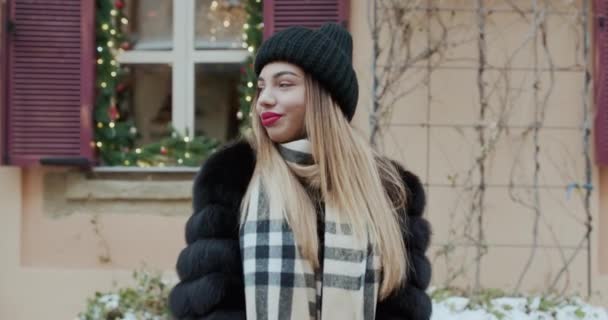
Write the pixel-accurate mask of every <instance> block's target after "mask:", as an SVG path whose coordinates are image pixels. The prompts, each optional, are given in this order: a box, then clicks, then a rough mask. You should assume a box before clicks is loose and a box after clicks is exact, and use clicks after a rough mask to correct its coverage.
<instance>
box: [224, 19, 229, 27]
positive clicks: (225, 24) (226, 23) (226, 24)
mask: <svg viewBox="0 0 608 320" xmlns="http://www.w3.org/2000/svg"><path fill="white" fill-rule="evenodd" d="M224 27H225V28H228V27H230V20H228V19H226V20H224Z"/></svg>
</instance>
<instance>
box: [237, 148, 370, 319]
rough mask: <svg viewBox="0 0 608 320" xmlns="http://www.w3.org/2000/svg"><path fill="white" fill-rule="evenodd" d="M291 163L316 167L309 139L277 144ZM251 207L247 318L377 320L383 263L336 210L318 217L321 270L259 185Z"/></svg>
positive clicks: (245, 242)
mask: <svg viewBox="0 0 608 320" xmlns="http://www.w3.org/2000/svg"><path fill="white" fill-rule="evenodd" d="M277 147H278V150H279V152H280V154H281V155H282V156H283V158H284V159H285V161H287V162H288V163H297V164H300V165H314V161H313V158H312V155H311V153H310V142H309V141H308V140H305V139H304V140H297V141H293V142H290V143H287V144H281V145H278V146H277ZM253 188H254V189H253V190H252V192H251V197H252V198H251V199H250V200H251V202H250V203H251V204H257V206H254V207H253V208H252V210H250V211H249V214H248V215H247V217H246V219H245V221H244V223H243V225H242V227H241V229H240V244H241V254H242V258H243V272H244V277H245V300H246V310H247V319H257V320H303V319H306V320H311V319H315V320H321V319H326V320H340V319H348V320H373V319H374V318H375V312H376V303H377V297H378V289H379V280H380V259H379V257H378V256H377V255H375V254H374V250H372V249H371V248H372V245H371V244H369V243H367V244H364V245H362V244H361V241H356V240H355V238H354V235H353V233H352V230H351V228H350V226H349V225H348V224H343V223H340V222H338V221H339V220H338V216H339V213H338V212H337V210H336V209H334V208H331V206H328V205H325V206H324V208H323V207H322V206H321V207H320V210H319V211H320V212H318V215H320V216H319V221H320V222H321V225H320V228H322V229H321V230H323V231H322V232H321V236H322V239H321V240H322V241H320V242H319V250H320V252H321V253H322V256H321V257H320V262H321V268H320V270H314V268H313V267H312V264H311V263H310V262H309V261H308V260H307V259H304V258H303V257H302V255H301V254H300V252H299V248H298V246H297V244H296V243H295V238H294V234H293V232H292V230H291V228H290V227H289V225H288V224H287V221H286V220H285V218H284V215H283V213H282V212H271V210H270V209H269V201H268V195H267V194H266V193H265V191H264V190H263V187H262V186H261V184H260V183H259V181H258V182H257V183H255V182H254V186H253Z"/></svg>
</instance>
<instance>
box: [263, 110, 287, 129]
mask: <svg viewBox="0 0 608 320" xmlns="http://www.w3.org/2000/svg"><path fill="white" fill-rule="evenodd" d="M282 116H283V115H282V114H278V113H274V112H264V113H262V115H261V116H260V119H261V120H262V125H263V126H264V127H268V126H271V125H273V124H274V123H275V122H277V120H279V119H281V117H282Z"/></svg>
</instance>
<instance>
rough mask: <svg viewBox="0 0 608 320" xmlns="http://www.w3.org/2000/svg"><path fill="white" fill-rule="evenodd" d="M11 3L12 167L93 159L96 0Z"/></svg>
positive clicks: (10, 135) (11, 0)
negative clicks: (66, 159) (55, 160)
mask: <svg viewBox="0 0 608 320" xmlns="http://www.w3.org/2000/svg"><path fill="white" fill-rule="evenodd" d="M9 1H10V4H11V17H12V20H13V21H14V24H15V26H16V27H15V32H14V33H13V34H12V35H11V37H10V39H9V50H10V54H9V69H10V72H9V95H8V97H9V112H8V120H9V123H10V128H9V134H8V156H9V161H10V163H12V164H17V165H29V164H34V163H39V161H40V160H41V159H45V158H49V157H51V158H53V157H55V158H62V159H65V158H86V159H89V160H92V159H93V152H92V151H93V150H92V148H91V147H90V141H91V139H92V119H91V114H92V104H93V100H94V97H93V92H94V85H95V79H94V70H95V43H94V39H95V25H94V16H95V15H94V9H95V8H94V7H95V1H81V0H45V1H40V0H9Z"/></svg>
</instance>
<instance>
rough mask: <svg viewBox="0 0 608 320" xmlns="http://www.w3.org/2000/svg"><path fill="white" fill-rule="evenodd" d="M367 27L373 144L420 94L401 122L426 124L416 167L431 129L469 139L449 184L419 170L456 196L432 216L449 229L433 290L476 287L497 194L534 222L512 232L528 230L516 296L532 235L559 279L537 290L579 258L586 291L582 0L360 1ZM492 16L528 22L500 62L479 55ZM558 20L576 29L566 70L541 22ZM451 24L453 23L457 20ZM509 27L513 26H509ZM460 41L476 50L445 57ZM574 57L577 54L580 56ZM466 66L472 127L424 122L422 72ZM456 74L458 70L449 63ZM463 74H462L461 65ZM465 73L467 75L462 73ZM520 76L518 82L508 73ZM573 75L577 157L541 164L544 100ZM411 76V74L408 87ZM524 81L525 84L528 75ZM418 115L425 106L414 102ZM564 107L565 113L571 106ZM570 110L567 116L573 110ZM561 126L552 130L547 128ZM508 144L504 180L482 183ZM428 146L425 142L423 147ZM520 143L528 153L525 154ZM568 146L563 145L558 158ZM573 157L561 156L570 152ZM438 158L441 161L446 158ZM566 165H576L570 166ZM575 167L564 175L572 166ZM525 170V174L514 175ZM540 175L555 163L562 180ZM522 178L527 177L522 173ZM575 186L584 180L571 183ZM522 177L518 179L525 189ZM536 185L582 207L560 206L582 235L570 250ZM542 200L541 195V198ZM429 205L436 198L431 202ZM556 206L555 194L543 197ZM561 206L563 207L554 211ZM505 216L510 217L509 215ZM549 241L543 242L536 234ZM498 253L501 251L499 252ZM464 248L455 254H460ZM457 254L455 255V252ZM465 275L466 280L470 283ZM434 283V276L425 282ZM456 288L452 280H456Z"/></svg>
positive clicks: (439, 250) (587, 174)
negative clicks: (466, 157)
mask: <svg viewBox="0 0 608 320" xmlns="http://www.w3.org/2000/svg"><path fill="white" fill-rule="evenodd" d="M369 4H370V7H369V10H368V12H369V17H368V18H369V19H368V20H369V29H370V33H371V36H372V40H373V52H372V58H373V63H372V70H371V71H372V75H373V79H372V88H371V93H372V103H371V108H370V117H369V123H370V128H371V130H370V142H371V143H372V144H373V145H374V146H377V147H378V145H379V142H380V141H382V139H383V138H384V133H385V132H386V131H387V129H389V128H390V127H391V125H393V123H394V122H395V121H399V119H395V117H394V116H393V115H394V111H395V110H399V109H403V108H407V107H408V106H407V105H406V104H407V102H404V101H407V98H408V96H409V95H411V94H413V93H414V92H419V91H421V90H422V91H424V90H426V94H427V105H426V108H427V110H426V113H427V117H426V121H425V122H423V123H419V124H411V126H414V127H419V128H426V129H427V130H426V132H427V137H428V138H427V141H428V142H427V153H426V155H425V154H421V155H419V156H420V157H424V156H426V159H425V160H426V162H427V164H428V163H429V160H430V153H429V150H430V148H431V147H430V145H431V144H433V142H432V141H431V140H432V135H431V129H432V128H433V127H435V126H442V127H449V128H452V129H454V130H455V131H456V132H457V133H459V134H461V135H462V136H465V135H464V134H463V133H462V132H463V130H465V129H472V131H473V132H474V138H473V139H472V140H474V141H475V142H474V144H475V147H474V148H473V150H474V151H473V154H472V156H471V162H470V164H469V165H468V166H467V167H466V169H465V170H460V171H458V172H453V173H450V174H449V175H448V176H447V177H446V180H447V181H448V184H447V185H437V182H433V181H431V182H429V170H432V169H428V167H429V166H430V165H427V172H426V179H424V180H425V181H426V182H427V187H431V186H434V184H435V185H437V186H439V187H448V188H451V189H450V190H451V191H452V192H453V193H454V194H455V195H456V197H455V198H456V199H457V201H456V202H455V203H453V208H450V209H449V211H448V212H436V213H435V212H434V213H433V214H441V215H442V220H441V221H442V222H445V223H446V224H449V226H448V228H447V235H445V236H447V239H448V240H447V241H445V243H439V244H436V248H435V251H434V253H435V256H434V257H433V263H434V266H435V268H436V269H437V268H438V267H442V266H445V270H444V271H445V272H444V273H445V277H444V278H443V279H441V280H442V283H437V284H442V285H444V286H446V287H449V286H452V285H453V284H454V283H455V282H456V281H458V280H465V281H467V283H468V285H469V286H470V287H468V288H467V289H468V290H469V291H470V292H478V291H480V290H482V289H483V287H484V284H483V280H482V279H483V274H484V273H485V272H487V271H486V270H484V267H483V266H484V263H483V261H484V258H485V257H486V256H487V254H488V252H490V251H491V250H492V249H493V248H494V247H498V246H501V245H502V244H494V243H489V242H488V240H487V238H488V234H487V230H486V225H487V221H488V219H490V216H491V215H490V212H489V211H488V210H491V209H488V207H489V202H488V194H487V191H488V188H494V187H503V188H502V189H499V190H505V192H504V195H502V196H503V198H504V199H508V200H509V201H511V202H512V203H513V204H515V205H516V206H517V207H518V208H519V210H521V211H522V212H523V213H524V214H529V215H530V217H531V218H532V219H531V221H532V223H531V224H529V225H528V224H525V225H522V228H525V229H527V230H529V232H530V234H531V242H530V243H529V244H528V245H526V247H525V248H527V249H529V252H528V253H527V256H526V258H525V259H522V261H521V264H522V265H521V269H519V270H514V271H513V274H512V277H513V281H512V283H513V288H512V291H513V292H514V293H517V292H521V290H522V286H523V284H524V283H525V282H526V280H529V279H528V277H527V276H528V274H529V272H530V270H531V268H532V266H533V265H534V263H535V262H536V261H538V259H540V257H539V248H541V247H546V246H545V245H543V244H541V231H545V232H547V234H548V237H549V239H548V240H549V241H551V243H550V245H549V247H550V248H551V249H556V251H557V252H558V253H559V259H560V261H561V266H560V267H559V268H558V271H557V273H555V274H551V275H549V276H548V277H549V278H548V279H547V280H548V281H547V282H546V287H545V288H544V290H545V291H547V292H560V293H564V292H565V291H566V290H568V288H569V286H570V285H571V284H572V281H571V279H570V272H569V270H570V267H571V265H572V262H573V261H575V260H576V259H582V256H581V255H583V254H586V255H587V259H586V262H587V273H588V276H587V283H586V287H587V293H588V294H589V295H590V294H591V292H592V284H591V278H590V276H591V269H590V266H591V232H592V228H591V227H592V220H591V219H592V214H591V205H590V201H591V195H592V191H593V187H592V175H591V174H592V170H591V168H592V163H591V160H590V144H589V139H590V125H591V124H590V119H591V117H590V115H591V111H590V110H591V108H590V106H589V92H590V79H591V76H590V70H591V67H590V61H589V59H588V55H589V47H590V45H589V34H588V33H589V29H590V28H589V23H590V22H589V20H590V18H589V16H590V14H589V13H590V11H589V10H590V6H589V0H582V1H561V2H557V1H548V0H528V1H524V0H503V1H496V2H488V1H483V0H475V1H472V0H471V1H442V0H418V1H400V0H373V1H370V2H369ZM497 13H501V14H504V13H507V14H509V15H511V16H514V17H516V19H517V21H516V22H515V23H516V24H518V25H525V26H527V31H526V32H524V33H521V40H520V41H519V44H518V45H517V46H515V47H510V48H508V49H509V50H508V52H509V54H505V59H504V61H503V60H501V62H500V64H497V63H496V61H493V60H491V59H490V58H489V53H488V52H489V49H492V46H496V45H497V42H498V41H501V40H503V39H501V38H500V37H499V36H500V35H501V34H498V36H497V34H496V30H491V29H492V27H494V28H496V25H493V24H494V19H495V16H496V14H497ZM463 14H470V15H471V17H473V18H472V19H471V21H463V19H460V20H459V19H456V18H455V17H459V16H460V17H461V16H462V15H463ZM555 17H559V19H560V22H562V23H563V24H566V25H567V28H568V29H567V30H574V32H575V33H576V35H577V38H576V39H575V41H574V42H573V43H572V44H571V47H570V48H568V50H571V51H572V52H575V53H576V56H577V58H575V60H576V61H575V63H574V64H572V65H564V64H563V63H556V59H555V54H556V52H555V50H556V49H555V47H554V46H553V47H552V46H551V43H550V41H552V40H553V41H555V39H558V38H559V30H556V29H557V28H556V27H555V24H553V25H551V24H550V23H549V19H551V18H553V19H555ZM455 21H457V23H456V22H455ZM467 28H468V30H472V32H470V34H469V36H467V37H461V36H459V33H458V32H459V31H462V30H463V29H467ZM517 30H519V29H517ZM501 31H502V35H508V36H513V34H514V33H515V31H509V30H501ZM463 46H468V47H475V48H476V51H475V55H474V56H465V57H462V56H461V57H454V56H453V55H451V54H450V53H451V51H453V50H454V48H462V47H463ZM521 56H531V57H532V59H531V62H530V65H529V66H526V67H522V66H519V65H515V63H514V61H516V59H517V58H520V57H521ZM579 56H582V59H579V58H578V57H579ZM459 61H460V62H462V61H465V62H468V63H474V64H475V66H476V67H475V70H476V77H475V79H476V80H475V81H476V83H475V84H476V92H471V96H474V97H475V100H476V105H477V106H478V110H477V114H476V120H475V121H474V123H471V124H470V125H468V126H467V125H460V124H437V123H433V122H432V121H431V119H430V108H431V103H430V102H431V101H433V99H434V97H433V85H434V83H433V82H432V81H431V80H430V79H431V75H432V74H433V73H434V72H436V71H437V70H438V69H441V68H445V67H444V66H445V65H448V64H449V63H452V62H459ZM453 69H458V67H453ZM463 69H464V68H463ZM470 69H472V68H470ZM516 72H517V74H518V75H522V74H523V75H524V78H523V81H522V80H521V79H520V78H517V77H515V76H514V74H515V73H516ZM557 72H561V73H562V74H563V73H570V74H572V73H574V74H581V75H584V77H581V79H582V78H584V80H581V81H584V82H583V83H582V85H581V87H583V90H582V92H580V100H579V101H580V105H579V106H578V108H579V111H578V112H580V113H582V114H583V123H581V124H580V127H579V128H578V129H575V130H576V131H575V130H572V131H571V132H572V133H573V134H579V135H580V137H581V140H580V141H581V150H577V151H580V152H579V153H577V154H574V155H568V156H564V157H563V159H558V160H555V159H551V158H550V156H549V155H548V154H547V148H546V145H545V143H546V140H543V137H545V136H546V133H545V132H546V131H547V129H550V130H554V129H556V128H553V127H551V126H547V124H546V120H547V111H548V110H550V109H551V108H552V107H554V102H552V100H551V99H552V97H553V96H554V95H555V93H556V91H555V89H556V73H557ZM412 79H417V80H416V81H415V82H414V83H413V81H412ZM528 79H531V81H530V80H528ZM524 93H531V97H532V98H531V99H530V101H522V96H523V94H524ZM522 104H525V107H527V108H530V109H529V110H532V111H533V113H531V114H530V116H529V117H527V118H526V121H527V123H524V124H523V125H513V124H512V122H510V121H511V120H512V117H513V116H514V115H515V114H516V113H517V112H521V111H517V110H516V109H517V108H519V109H521V108H522ZM416 107H417V108H424V106H416ZM573 107H574V106H573ZM571 112H573V113H574V112H576V111H571ZM557 129H559V128H557ZM510 141H516V142H518V144H519V146H517V147H516V148H515V150H513V151H512V152H510V153H509V156H510V157H512V159H509V161H510V162H509V165H510V168H503V170H504V171H505V172H508V175H509V178H508V182H507V183H506V185H497V184H496V183H494V184H492V183H490V182H489V181H490V180H489V179H488V178H489V175H490V174H491V171H492V170H491V169H492V167H493V165H494V161H495V159H496V158H497V153H498V149H499V148H500V146H501V145H504V144H505V143H508V142H510ZM433 147H435V146H433ZM525 148H531V152H528V153H526V152H525V150H527V149H525ZM568 152H569V151H567V150H564V151H563V153H564V154H565V155H566V154H567V153H568ZM570 156H571V157H570ZM446 158H447V156H446ZM564 161H570V163H569V167H563V166H561V164H562V163H563V162H564ZM574 163H582V165H575V164H574ZM570 166H572V167H574V170H575V171H574V172H573V171H570ZM523 168H530V169H531V170H529V171H527V172H525V173H523V174H524V175H525V176H524V178H525V179H522V177H521V174H522V173H521V171H522V170H523ZM547 168H557V170H559V178H561V179H562V180H563V181H564V184H563V185H554V184H549V185H548V184H547V183H546V181H545V178H546V177H544V176H543V175H544V173H543V172H545V171H544V170H546V169H547ZM526 175H527V176H526ZM580 180H582V181H580ZM524 181H528V183H525V182H524ZM545 189H551V190H560V191H562V192H563V194H568V195H570V194H572V193H576V195H577V196H576V197H571V198H570V200H568V201H581V203H580V204H581V206H580V207H581V208H583V209H582V210H583V211H582V212H569V209H567V208H565V207H564V208H563V211H564V213H565V214H569V215H570V216H571V217H572V218H573V219H574V220H576V221H579V222H580V224H581V225H582V226H584V230H585V232H583V233H582V234H580V241H578V242H577V243H576V244H574V245H570V246H567V248H566V246H565V245H564V244H563V243H562V239H561V238H560V237H561V236H562V235H560V234H557V233H556V232H555V230H554V229H553V225H552V223H551V220H552V218H553V214H554V213H553V212H547V209H545V206H544V202H543V201H544V200H543V198H542V195H543V194H541V191H542V190H545ZM545 193H547V192H545ZM432 197H433V194H432V193H431V194H430V201H441V199H433V198H432ZM550 200H552V201H555V202H559V203H560V204H561V202H560V201H559V200H560V199H554V198H552V199H550ZM562 206H563V204H562ZM462 208H466V210H465V212H464V216H463V217H462V219H459V218H458V217H457V216H458V212H459V210H462ZM514 216H515V215H514ZM543 241H547V239H543ZM505 246H506V245H505ZM463 248H464V249H463ZM467 248H473V249H474V254H473V256H472V257H471V256H469V255H468V254H464V257H462V254H461V251H463V252H466V251H467ZM460 249H462V250H461V251H459V250H460ZM471 275H472V276H471ZM435 281H437V279H436V280H435ZM461 283H462V281H461Z"/></svg>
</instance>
